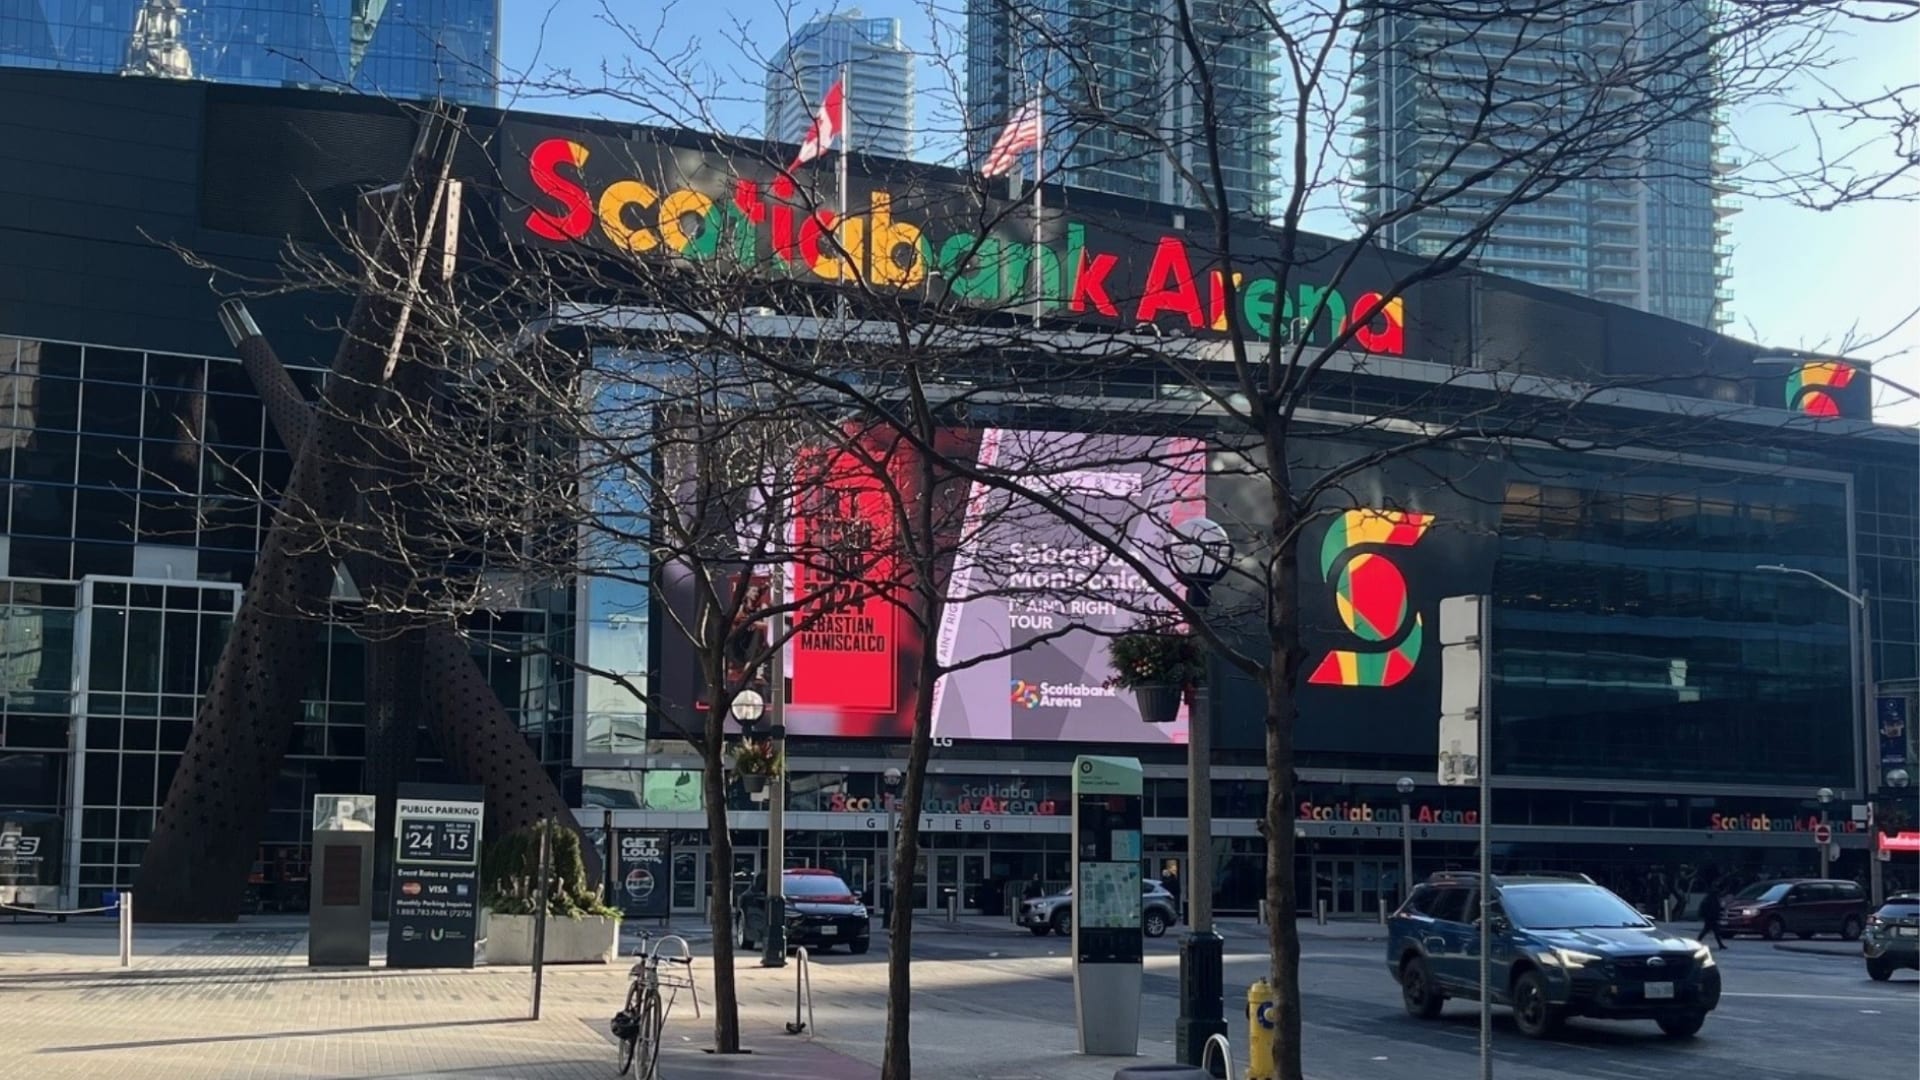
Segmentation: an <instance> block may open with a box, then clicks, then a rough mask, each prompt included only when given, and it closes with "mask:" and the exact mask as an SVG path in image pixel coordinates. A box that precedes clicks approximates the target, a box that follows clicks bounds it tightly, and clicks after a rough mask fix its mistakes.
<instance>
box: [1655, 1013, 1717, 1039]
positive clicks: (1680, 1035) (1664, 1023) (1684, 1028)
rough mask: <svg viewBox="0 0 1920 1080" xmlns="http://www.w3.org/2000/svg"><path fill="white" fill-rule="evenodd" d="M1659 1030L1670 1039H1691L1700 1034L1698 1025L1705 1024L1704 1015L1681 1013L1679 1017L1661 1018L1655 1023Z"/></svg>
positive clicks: (1705, 1015)
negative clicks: (1657, 1024)
mask: <svg viewBox="0 0 1920 1080" xmlns="http://www.w3.org/2000/svg"><path fill="white" fill-rule="evenodd" d="M1657 1022H1658V1023H1659V1025H1660V1030H1661V1031H1663V1032H1665V1033H1666V1035H1667V1037H1668V1038H1671V1039H1691V1038H1693V1037H1694V1036H1695V1035H1698V1034H1700V1025H1702V1024H1705V1023H1706V1022H1707V1014H1706V1013H1683V1014H1681V1015H1679V1016H1663V1017H1661V1018H1660V1019H1659V1020H1658V1021H1657Z"/></svg>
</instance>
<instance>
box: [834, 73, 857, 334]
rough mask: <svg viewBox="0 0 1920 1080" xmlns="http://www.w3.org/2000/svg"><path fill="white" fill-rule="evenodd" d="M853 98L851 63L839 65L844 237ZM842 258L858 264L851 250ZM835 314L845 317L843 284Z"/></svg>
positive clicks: (851, 138) (841, 317)
mask: <svg viewBox="0 0 1920 1080" xmlns="http://www.w3.org/2000/svg"><path fill="white" fill-rule="evenodd" d="M852 100H853V65H852V64H842V65H840V162H839V165H840V169H839V172H840V175H839V177H838V178H837V180H838V186H839V188H840V219H839V220H840V221H841V222H842V224H841V226H840V235H841V236H842V237H846V236H848V235H850V233H851V232H852V230H850V229H848V228H847V227H846V225H845V224H844V223H845V222H846V220H847V173H848V168H847V157H848V155H850V154H852V153H853V124H852V121H851V115H850V112H849V106H848V104H847V103H848V102H850V101H852ZM842 255H843V258H845V259H846V260H848V262H849V264H850V265H852V266H855V267H858V266H859V265H860V256H859V255H857V254H855V253H854V252H851V251H843V253H842ZM835 308H836V309H837V311H836V314H837V316H838V318H839V320H840V321H841V322H845V321H846V319H847V292H846V288H845V287H844V285H843V286H842V288H841V289H840V292H839V303H837V304H836V305H835Z"/></svg>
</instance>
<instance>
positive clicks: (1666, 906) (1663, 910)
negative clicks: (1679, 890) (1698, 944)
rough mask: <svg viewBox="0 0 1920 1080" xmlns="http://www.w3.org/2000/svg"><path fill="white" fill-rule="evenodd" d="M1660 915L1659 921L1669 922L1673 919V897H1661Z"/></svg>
mask: <svg viewBox="0 0 1920 1080" xmlns="http://www.w3.org/2000/svg"><path fill="white" fill-rule="evenodd" d="M1660 915H1661V918H1660V921H1661V922H1668V923H1670V922H1672V921H1673V897H1671V896H1668V897H1664V898H1663V899H1661V901H1660Z"/></svg>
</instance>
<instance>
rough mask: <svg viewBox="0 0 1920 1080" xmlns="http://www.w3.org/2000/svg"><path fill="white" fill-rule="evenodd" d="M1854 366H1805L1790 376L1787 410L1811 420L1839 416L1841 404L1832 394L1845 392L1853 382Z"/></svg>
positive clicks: (1829, 363) (1826, 362)
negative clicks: (1802, 414) (1811, 418)
mask: <svg viewBox="0 0 1920 1080" xmlns="http://www.w3.org/2000/svg"><path fill="white" fill-rule="evenodd" d="M1853 375H1854V370H1853V366H1852V365H1851V364H1842V363H1837V362H1835V361H1832V360H1818V361H1815V362H1813V363H1811V364H1801V365H1800V366H1799V367H1797V368H1795V369H1794V371H1793V374H1791V375H1789V376H1787V408H1789V409H1792V410H1794V411H1795V412H1803V413H1806V414H1807V415H1808V416H1839V415H1840V403H1839V402H1838V401H1836V400H1834V396H1833V395H1832V394H1829V393H1827V391H1829V390H1844V389H1846V387H1847V384H1848V383H1851V382H1853Z"/></svg>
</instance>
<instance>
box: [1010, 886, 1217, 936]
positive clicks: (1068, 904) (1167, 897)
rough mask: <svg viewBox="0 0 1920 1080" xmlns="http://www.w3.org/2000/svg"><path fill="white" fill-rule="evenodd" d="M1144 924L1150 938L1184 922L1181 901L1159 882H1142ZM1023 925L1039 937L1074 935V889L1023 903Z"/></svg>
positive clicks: (1141, 912)
mask: <svg viewBox="0 0 1920 1080" xmlns="http://www.w3.org/2000/svg"><path fill="white" fill-rule="evenodd" d="M1140 909H1141V910H1140V925H1141V928H1142V929H1143V930H1144V931H1145V932H1146V935H1147V936H1148V937H1159V936H1160V935H1162V934H1164V933H1166V932H1167V927H1169V926H1172V925H1174V924H1175V923H1177V922H1179V921H1180V904H1179V901H1178V900H1176V899H1174V896H1173V894H1172V893H1170V892H1168V891H1167V890H1166V888H1165V887H1164V886H1162V885H1161V884H1160V883H1159V882H1157V881H1145V882H1141V884H1140ZM1020 925H1021V926H1024V927H1026V928H1027V929H1029V930H1031V931H1033V934H1034V936H1035V937H1042V936H1044V935H1046V934H1047V933H1049V932H1051V933H1055V934H1059V935H1060V936H1061V937H1070V936H1072V934H1073V890H1072V889H1071V888H1068V889H1062V890H1060V891H1059V892H1057V893H1054V894H1053V895H1052V896H1043V897H1041V898H1040V899H1038V900H1022V901H1021V902H1020Z"/></svg>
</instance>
